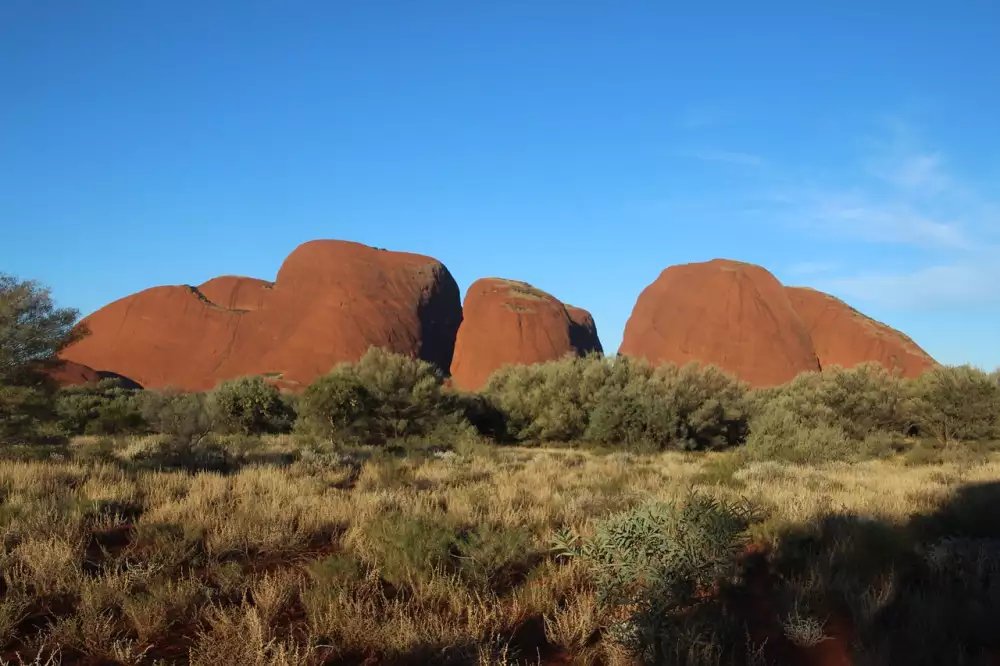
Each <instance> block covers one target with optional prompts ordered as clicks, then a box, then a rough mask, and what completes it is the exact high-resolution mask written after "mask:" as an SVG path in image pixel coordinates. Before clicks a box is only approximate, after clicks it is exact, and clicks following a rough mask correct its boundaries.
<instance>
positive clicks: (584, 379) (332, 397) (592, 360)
mask: <svg viewBox="0 0 1000 666" xmlns="http://www.w3.org/2000/svg"><path fill="white" fill-rule="evenodd" d="M2 391H3V392H2V393H0V395H2V396H3V399H2V400H0V404H2V407H0V409H3V410H4V411H5V413H4V416H5V418H4V420H3V423H4V425H3V426H2V428H3V431H2V432H0V436H2V437H4V438H6V439H7V440H16V439H17V438H18V437H21V438H23V439H27V438H30V437H35V438H38V437H45V436H48V437H58V436H60V435H63V436H72V435H80V434H103V435H117V434H144V433H162V434H166V435H169V436H171V437H173V438H175V439H177V440H178V441H182V442H184V443H186V444H191V443H197V442H198V441H200V440H202V439H203V438H205V437H207V436H208V435H210V434H212V433H216V434H221V433H228V434H232V433H241V434H247V435H257V434H267V433H287V432H295V433H297V434H299V435H301V436H302V437H305V438H319V439H324V440H338V441H350V442H357V443H363V444H384V443H386V442H391V441H399V440H407V439H413V438H417V439H423V440H433V441H436V442H439V443H441V444H451V443H454V442H455V441H457V440H461V439H470V438H471V439H474V438H486V439H488V440H491V441H494V442H497V443H538V442H561V443H565V442H573V443H579V444H590V445H599V446H605V447H612V448H623V449H627V450H634V451H657V450H668V449H674V450H718V449H726V448H730V447H736V446H741V447H742V450H743V451H744V453H745V455H748V456H751V457H753V458H758V459H767V458H782V459H790V460H799V461H812V462H817V461H819V460H820V459H824V458H825V459H837V458H846V457H851V456H861V457H864V456H866V455H877V454H879V453H884V452H886V451H889V450H892V449H894V448H897V449H898V448H900V447H902V446H903V443H902V442H904V441H905V440H907V439H908V438H909V439H910V440H913V439H919V440H926V441H931V442H937V443H938V445H950V444H951V443H953V442H973V443H974V442H989V441H991V440H998V439H1000V375H998V374H997V373H993V374H989V373H986V372H983V371H981V370H978V369H975V368H972V367H968V366H959V367H947V366H941V367H938V368H935V369H933V370H931V371H929V372H927V373H925V374H924V375H923V376H921V377H920V378H918V379H913V380H910V379H900V378H898V377H895V376H893V375H892V374H890V373H889V372H888V371H887V370H885V369H884V368H882V367H881V366H878V365H876V364H866V365H861V366H858V367H855V368H851V369H848V370H844V369H841V368H833V369H830V370H825V371H823V372H817V373H806V374H803V375H800V376H799V377H797V378H796V379H795V380H793V381H792V382H789V383H788V384H785V385H782V386H778V387H774V388H767V389H756V390H752V389H749V388H748V387H747V386H746V385H745V384H744V383H742V382H740V381H738V380H736V379H734V378H733V377H732V376H730V375H728V374H726V373H724V372H722V371H721V370H719V369H718V368H716V367H713V366H700V365H696V364H689V365H687V366H684V367H677V366H672V365H666V366H660V367H656V368H654V367H651V366H650V365H648V364H646V363H644V362H641V361H636V360H633V359H629V358H624V357H619V358H615V359H609V358H604V357H601V356H598V355H592V356H588V357H586V358H572V357H568V358H565V359H562V360H558V361H554V362H549V363H542V364H536V365H529V366H508V367H506V368H503V369H501V370H499V371H498V372H497V373H496V374H495V375H494V376H493V377H492V378H491V380H490V381H489V383H488V385H487V386H486V388H485V389H484V390H483V391H482V392H480V393H475V394H471V393H461V392H458V391H454V390H452V389H451V388H449V387H448V386H447V383H446V381H445V379H444V378H442V376H441V375H440V374H439V373H438V372H437V371H436V370H435V368H434V367H433V366H432V365H430V364H428V363H426V362H423V361H420V360H414V359H410V358H407V357H404V356H398V355H394V354H391V353H388V352H385V351H383V350H381V349H376V348H373V349H371V350H370V351H369V352H368V353H367V354H366V355H365V356H364V357H363V358H362V359H361V360H359V361H358V362H357V363H351V364H342V365H338V366H337V367H335V368H334V369H333V370H332V371H331V372H330V373H329V374H327V375H325V376H323V377H320V378H319V379H317V380H316V381H315V382H314V383H313V384H312V385H311V386H309V387H308V388H307V389H306V390H305V392H304V393H302V394H301V395H290V394H281V393H279V391H278V390H277V389H276V388H274V387H273V386H271V385H270V384H268V383H267V382H266V381H265V380H264V379H262V378H259V377H246V378H239V379H235V380H231V381H227V382H223V383H222V384H220V385H219V386H218V387H217V388H216V389H215V390H213V391H210V392H207V393H185V392H179V391H137V390H130V389H127V388H123V387H121V386H120V385H118V384H116V382H115V380H105V381H104V382H102V383H101V384H100V385H99V386H97V387H79V388H67V389H62V390H59V391H57V392H55V393H54V394H53V395H51V396H46V395H45V394H44V392H42V391H41V390H38V389H33V388H16V387H7V388H4V389H3V390H2Z"/></svg>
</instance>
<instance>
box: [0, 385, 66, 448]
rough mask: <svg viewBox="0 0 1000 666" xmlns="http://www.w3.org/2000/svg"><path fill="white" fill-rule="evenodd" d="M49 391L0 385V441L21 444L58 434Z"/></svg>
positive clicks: (1, 442)
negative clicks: (54, 426)
mask: <svg viewBox="0 0 1000 666" xmlns="http://www.w3.org/2000/svg"><path fill="white" fill-rule="evenodd" d="M55 418H56V414H55V410H54V406H53V401H52V395H51V392H49V391H46V390H44V389H41V388H37V387H34V386H3V385H0V444H23V443H28V442H36V441H39V440H41V439H46V438H47V436H48V435H52V434H58V432H59V431H58V428H52V426H53V425H54V421H55Z"/></svg>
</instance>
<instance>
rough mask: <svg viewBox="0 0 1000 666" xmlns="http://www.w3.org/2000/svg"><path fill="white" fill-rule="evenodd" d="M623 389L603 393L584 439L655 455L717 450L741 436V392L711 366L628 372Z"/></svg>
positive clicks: (742, 389) (741, 388) (611, 388)
mask: <svg viewBox="0 0 1000 666" xmlns="http://www.w3.org/2000/svg"><path fill="white" fill-rule="evenodd" d="M630 379H631V381H629V382H627V383H626V384H625V386H624V387H621V388H618V387H616V386H614V385H610V386H607V387H605V390H604V391H602V392H601V393H600V394H599V396H598V399H597V401H596V405H595V407H594V411H593V412H592V413H591V418H590V425H589V427H588V429H587V438H588V439H591V440H593V441H597V442H601V443H607V444H611V443H616V442H625V443H626V444H634V443H644V444H646V445H648V446H652V447H654V448H657V449H665V448H675V449H681V450H699V449H700V450H704V449H718V448H724V447H726V446H733V445H735V444H738V443H739V442H740V441H742V439H743V437H744V436H745V432H746V414H745V410H746V407H745V397H746V386H745V385H744V384H743V383H741V382H739V381H737V380H736V379H734V378H733V377H732V376H730V375H728V374H726V373H724V372H723V371H722V370H720V369H719V368H717V367H715V366H700V365H697V364H694V363H689V364H687V365H685V366H683V367H677V366H675V365H664V366H660V367H658V368H656V369H655V370H653V371H651V372H649V371H646V372H641V371H640V372H634V373H633V374H632V375H631V377H630Z"/></svg>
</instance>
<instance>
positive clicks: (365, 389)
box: [299, 347, 469, 442]
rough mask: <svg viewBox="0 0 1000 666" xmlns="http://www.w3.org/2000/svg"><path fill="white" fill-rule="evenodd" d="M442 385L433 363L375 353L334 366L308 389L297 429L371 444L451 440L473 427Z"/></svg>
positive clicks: (376, 350) (388, 353)
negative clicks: (434, 438)
mask: <svg viewBox="0 0 1000 666" xmlns="http://www.w3.org/2000/svg"><path fill="white" fill-rule="evenodd" d="M442 384H443V382H442V378H441V375H440V374H439V373H438V371H437V370H436V369H435V368H434V366H433V365H431V364H430V363H428V362H426V361H422V360H419V359H412V358H409V357H407V356H403V355H400V354H393V353H391V352H388V351H385V350H384V349H380V348H374V347H373V348H371V349H369V350H368V352H367V353H366V354H365V355H364V356H363V357H361V359H360V360H359V361H358V362H357V363H343V364H340V365H338V366H336V367H335V368H334V369H333V370H332V371H331V372H330V373H329V374H327V375H324V376H323V377H320V378H319V379H317V380H316V381H315V382H313V383H312V384H311V385H310V386H309V387H308V388H307V389H306V391H305V393H304V394H303V395H302V398H301V399H300V401H299V402H300V405H299V410H300V411H299V420H300V423H299V427H300V428H301V429H303V430H306V431H312V432H319V433H321V434H324V435H333V434H341V435H348V436H353V437H358V438H362V439H365V440H367V441H371V442H384V441H387V440H389V439H394V438H405V437H415V436H416V437H419V436H428V435H432V434H433V435H436V436H447V435H448V434H449V432H450V431H451V430H462V429H463V428H468V427H469V426H468V422H467V421H466V420H465V418H464V415H463V414H462V413H461V410H460V408H459V405H458V404H457V403H456V401H455V400H454V399H453V398H452V397H451V396H449V395H448V394H446V393H445V392H444V391H443V390H442Z"/></svg>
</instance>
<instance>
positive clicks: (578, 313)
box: [566, 305, 604, 354]
mask: <svg viewBox="0 0 1000 666" xmlns="http://www.w3.org/2000/svg"><path fill="white" fill-rule="evenodd" d="M566 314H568V315H569V320H570V328H569V342H570V344H571V345H572V346H573V348H574V349H575V350H576V351H577V352H579V353H580V354H589V353H590V352H600V353H603V352H604V348H603V347H602V346H601V339H600V338H599V337H597V323H596V322H595V321H594V318H593V317H592V316H591V314H590V313H589V312H587V311H586V310H584V309H583V308H578V307H576V306H573V305H567V306H566Z"/></svg>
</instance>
